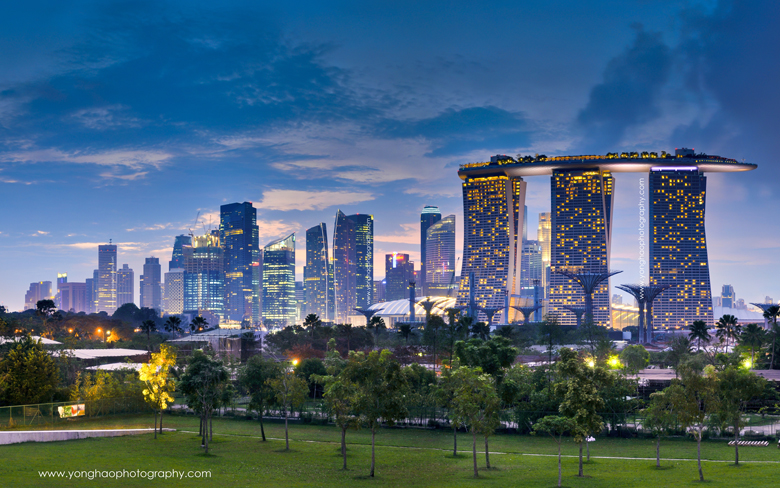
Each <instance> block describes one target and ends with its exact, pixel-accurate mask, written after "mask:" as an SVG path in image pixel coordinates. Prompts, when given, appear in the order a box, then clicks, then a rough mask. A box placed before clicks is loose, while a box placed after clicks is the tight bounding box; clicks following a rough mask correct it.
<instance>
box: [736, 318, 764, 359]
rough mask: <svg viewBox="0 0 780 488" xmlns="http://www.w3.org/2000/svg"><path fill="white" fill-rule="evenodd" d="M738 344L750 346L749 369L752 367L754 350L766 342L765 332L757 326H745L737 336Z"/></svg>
mask: <svg viewBox="0 0 780 488" xmlns="http://www.w3.org/2000/svg"><path fill="white" fill-rule="evenodd" d="M739 342H740V344H743V345H746V346H750V368H751V369H753V367H754V363H753V361H754V359H755V350H756V349H759V350H760V349H761V346H762V345H763V344H764V342H766V332H765V331H764V329H762V328H761V327H760V326H759V325H758V324H747V325H746V326H745V329H744V330H743V331H742V333H741V334H740V335H739Z"/></svg>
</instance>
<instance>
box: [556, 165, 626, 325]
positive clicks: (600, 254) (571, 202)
mask: <svg viewBox="0 0 780 488" xmlns="http://www.w3.org/2000/svg"><path fill="white" fill-rule="evenodd" d="M550 181H551V186H552V188H551V190H552V192H551V193H552V194H551V199H552V201H551V203H552V209H553V211H552V244H551V256H550V260H551V263H550V265H551V268H552V274H551V275H550V290H549V299H550V302H549V309H550V310H549V311H550V313H553V314H555V315H557V316H558V320H559V321H560V322H561V324H563V325H576V324H577V320H576V317H575V316H574V314H572V313H570V312H568V311H567V310H566V309H565V308H564V307H567V306H569V307H582V306H584V303H585V294H584V292H583V290H582V287H580V285H579V284H577V283H576V282H575V281H573V280H571V279H569V278H567V277H566V276H563V275H560V274H557V273H555V270H556V269H568V270H570V271H573V272H577V273H579V272H593V273H604V272H606V271H607V270H608V269H609V253H610V243H611V237H612V202H613V192H614V181H613V178H612V175H611V174H610V172H608V171H600V170H590V169H574V170H564V169H557V170H553V175H552V178H551V180H550ZM609 300H610V295H609V280H605V281H604V282H603V283H602V284H601V285H599V286H598V287H597V288H596V290H595V291H594V293H593V321H594V322H595V323H596V324H598V325H602V326H607V325H608V324H609V320H610V303H609Z"/></svg>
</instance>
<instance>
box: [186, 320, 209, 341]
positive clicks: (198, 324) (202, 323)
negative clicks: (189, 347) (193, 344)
mask: <svg viewBox="0 0 780 488" xmlns="http://www.w3.org/2000/svg"><path fill="white" fill-rule="evenodd" d="M208 326H209V323H208V321H206V319H204V318H203V317H202V316H201V315H197V316H195V318H193V319H192V322H190V337H192V334H193V332H195V331H196V330H198V331H200V330H203V329H206V328H208Z"/></svg>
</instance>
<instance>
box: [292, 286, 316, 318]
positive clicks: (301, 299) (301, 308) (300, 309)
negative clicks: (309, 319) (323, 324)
mask: <svg viewBox="0 0 780 488" xmlns="http://www.w3.org/2000/svg"><path fill="white" fill-rule="evenodd" d="M306 315H307V314H306V289H305V288H304V287H303V281H296V282H295V319H296V320H297V321H298V322H303V319H304V318H305V317H306ZM320 320H322V319H320Z"/></svg>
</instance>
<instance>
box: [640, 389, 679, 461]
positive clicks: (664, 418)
mask: <svg viewBox="0 0 780 488" xmlns="http://www.w3.org/2000/svg"><path fill="white" fill-rule="evenodd" d="M642 413H643V414H644V416H645V418H644V420H643V421H642V427H644V428H645V429H647V430H648V431H649V432H652V433H653V434H655V436H656V443H655V466H656V467H657V468H660V467H661V436H662V435H664V434H666V433H668V432H669V431H670V430H671V429H673V428H674V425H675V416H674V408H673V405H672V403H671V401H670V398H669V395H668V394H667V393H666V392H664V391H657V392H655V393H651V394H650V404H649V405H648V407H647V408H645V409H644V410H642Z"/></svg>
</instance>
